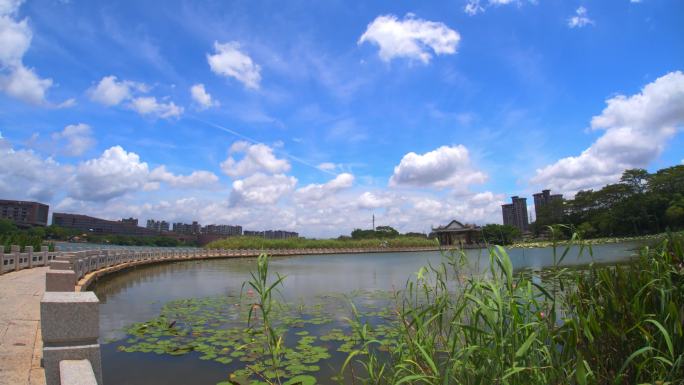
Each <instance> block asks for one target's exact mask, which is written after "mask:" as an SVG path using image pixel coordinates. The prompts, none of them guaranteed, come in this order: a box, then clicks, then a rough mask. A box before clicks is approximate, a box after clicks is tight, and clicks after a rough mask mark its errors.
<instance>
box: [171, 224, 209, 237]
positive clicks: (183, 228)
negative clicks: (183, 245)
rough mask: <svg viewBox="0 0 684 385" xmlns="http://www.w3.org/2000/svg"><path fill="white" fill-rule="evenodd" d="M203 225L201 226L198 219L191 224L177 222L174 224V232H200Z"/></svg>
mask: <svg viewBox="0 0 684 385" xmlns="http://www.w3.org/2000/svg"><path fill="white" fill-rule="evenodd" d="M201 230H202V226H200V224H199V223H197V221H193V222H192V223H191V224H188V223H181V222H177V223H174V224H173V232H174V233H178V234H194V235H197V234H200V233H201V232H202V231H201Z"/></svg>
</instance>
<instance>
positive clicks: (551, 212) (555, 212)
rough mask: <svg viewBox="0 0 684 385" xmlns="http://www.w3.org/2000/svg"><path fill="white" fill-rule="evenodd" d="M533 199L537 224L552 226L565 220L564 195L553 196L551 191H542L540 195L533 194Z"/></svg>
mask: <svg viewBox="0 0 684 385" xmlns="http://www.w3.org/2000/svg"><path fill="white" fill-rule="evenodd" d="M533 197H534V214H535V217H536V220H537V222H539V223H544V224H552V223H557V222H558V221H560V220H561V219H562V218H563V195H562V194H551V190H542V192H540V193H536V194H533Z"/></svg>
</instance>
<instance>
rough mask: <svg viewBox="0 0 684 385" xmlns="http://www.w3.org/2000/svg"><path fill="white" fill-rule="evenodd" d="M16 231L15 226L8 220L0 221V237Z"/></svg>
mask: <svg viewBox="0 0 684 385" xmlns="http://www.w3.org/2000/svg"><path fill="white" fill-rule="evenodd" d="M16 231H17V226H16V225H15V224H14V222H12V221H11V220H9V219H0V235H9V234H13V233H15V232H16Z"/></svg>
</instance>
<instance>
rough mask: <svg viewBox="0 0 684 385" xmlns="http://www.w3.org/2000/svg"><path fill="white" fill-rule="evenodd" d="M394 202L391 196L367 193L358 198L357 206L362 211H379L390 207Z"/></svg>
mask: <svg viewBox="0 0 684 385" xmlns="http://www.w3.org/2000/svg"><path fill="white" fill-rule="evenodd" d="M393 202H394V200H393V199H392V195H390V194H387V193H385V192H370V191H366V192H364V193H363V194H361V195H360V196H359V197H358V199H357V201H356V204H357V206H358V207H359V208H361V209H377V208H380V207H387V206H390V205H391V204H392V203H393Z"/></svg>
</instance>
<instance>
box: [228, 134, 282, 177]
mask: <svg viewBox="0 0 684 385" xmlns="http://www.w3.org/2000/svg"><path fill="white" fill-rule="evenodd" d="M229 153H230V154H238V153H241V154H244V156H243V157H242V159H241V160H239V161H236V160H235V159H234V158H233V156H232V155H231V156H228V158H227V159H226V160H225V161H223V162H222V163H221V169H222V170H223V172H224V173H226V175H228V176H230V177H233V178H235V177H242V176H246V175H250V174H254V173H256V172H267V173H271V174H277V173H283V172H287V171H289V170H290V162H288V161H287V159H279V158H277V157H276V156H275V155H274V154H273V149H272V148H271V147H269V146H267V145H265V144H263V143H257V144H250V143H248V142H245V141H237V142H235V143H233V145H232V146H231V147H230V150H229Z"/></svg>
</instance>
